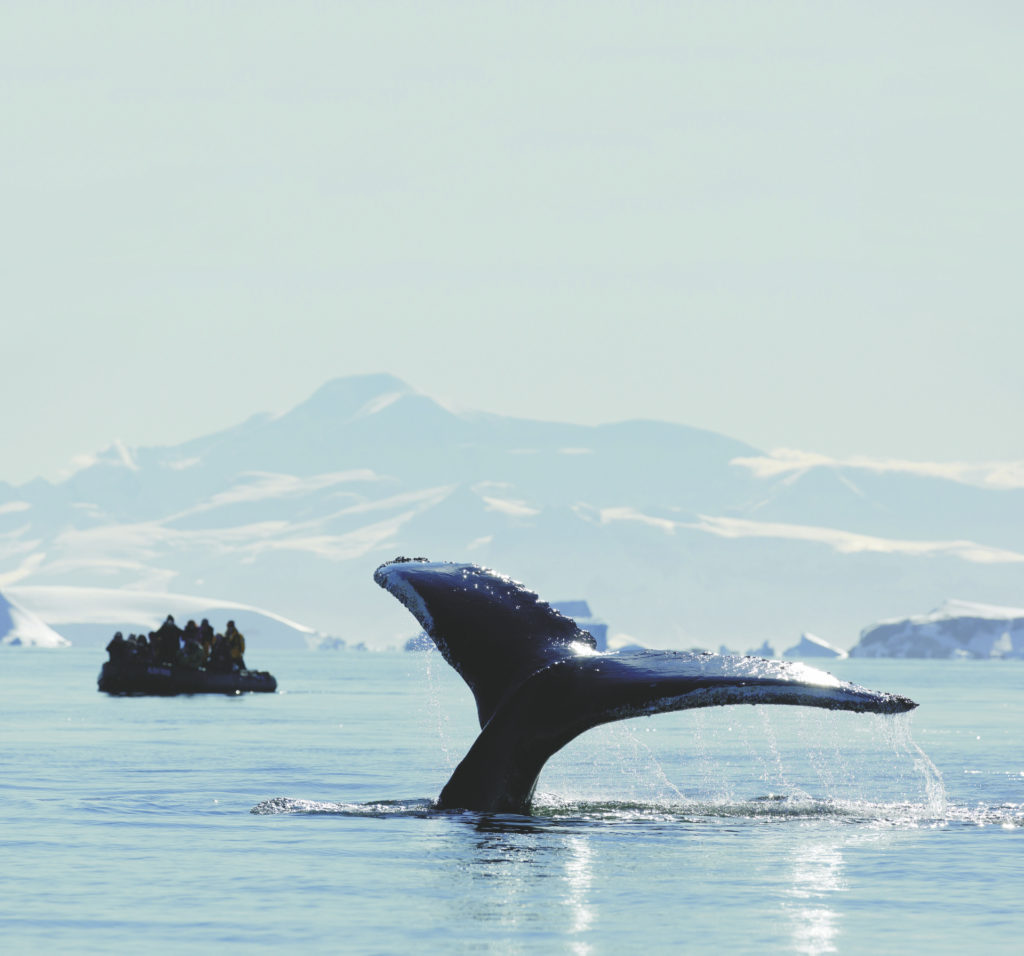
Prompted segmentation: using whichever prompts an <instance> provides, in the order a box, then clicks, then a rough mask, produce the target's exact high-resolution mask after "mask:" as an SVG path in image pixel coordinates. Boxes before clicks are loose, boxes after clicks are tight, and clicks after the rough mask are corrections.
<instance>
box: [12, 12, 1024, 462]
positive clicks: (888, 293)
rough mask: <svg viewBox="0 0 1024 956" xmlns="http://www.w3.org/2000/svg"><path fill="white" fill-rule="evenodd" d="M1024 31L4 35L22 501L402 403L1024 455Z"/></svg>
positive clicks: (936, 453) (82, 26)
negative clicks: (429, 401)
mask: <svg viewBox="0 0 1024 956" xmlns="http://www.w3.org/2000/svg"><path fill="white" fill-rule="evenodd" d="M1022 20H1024V12H1022V8H1021V6H1020V4H1018V3H1010V2H1006V3H995V2H970V3H968V2H960V3H943V2H936V0H930V2H920V3H900V2H895V3H885V4H882V3H877V4H864V3H862V2H849V3H828V2H822V0H816V2H807V3H798V2H777V3H772V2H768V0H763V2H750V3H729V2H721V0H718V2H708V3H685V2H676V3H643V2H632V3H627V2H622V3H616V4H609V3H600V2H585V3H538V4H530V3H517V4H495V3H470V2H463V3H453V4H445V3H391V2H385V0H376V2H372V3H343V2H333V3H331V2H323V3H303V2H287V3H282V2H274V3H268V2H246V3H241V2H239V3H215V2H211V0H202V2H198V3H183V2H178V3H174V4H147V3H137V2H128V3H113V2H102V3H101V2H94V3H89V2H84V0H83V2H75V3H60V4H57V3H48V2H44V0H31V2H25V3H21V2H13V0H8V2H5V3H3V4H2V5H0V82H2V91H0V93H2V95H0V144H2V150H0V163H2V176H0V242H2V249H0V252H2V255H0V323H2V326H0V329H2V331H0V356H2V358H3V361H2V364H0V409H2V414H0V480H7V481H11V482H21V481H25V480H28V479H29V478H31V477H33V476H35V475H39V474H41V475H44V476H46V477H51V478H52V477H55V476H57V475H58V474H59V473H60V471H61V469H62V468H64V467H66V466H67V465H68V463H69V462H70V460H71V459H72V458H73V457H74V456H76V455H78V454H81V453H86V452H92V451H96V450H98V449H99V448H101V447H104V446H106V445H108V444H109V443H110V442H111V441H113V440H115V439H120V440H122V441H124V442H125V443H127V444H129V445H151V444H166V443H172V442H178V441H182V440H185V439H187V438H191V437H195V436H198V435H200V434H205V433H207V432H209V431H211V430H214V429H216V428H221V427H225V426H227V425H231V424H234V423H236V422H238V421H241V420H242V419H244V418H246V417H248V415H249V414H251V413H253V412H256V411H282V410H285V409H287V408H289V407H291V406H293V405H295V404H297V403H298V402H300V401H302V400H303V399H304V398H305V397H307V396H308V395H309V394H310V393H311V392H313V391H314V390H315V389H316V388H317V387H318V386H319V385H321V384H322V383H323V382H325V381H326V380H328V379H331V378H334V377H336V376H340V375H348V374H353V373H359V372H372V371H388V372H392V373H393V374H395V375H398V376H400V377H401V378H404V379H405V380H406V381H408V382H409V383H410V384H411V385H413V386H415V387H417V388H419V389H421V390H423V391H425V392H427V393H429V394H432V395H435V396H436V397H439V398H441V399H443V400H446V401H448V402H451V403H453V404H455V405H457V406H461V407H464V408H475V409H482V410H486V411H493V412H499V413H502V414H510V415H518V416H523V417H530V418H545V419H556V420H564V421H575V422H583V423H599V422H606V421H614V420H620V419H624V418H639V417H644V418H659V419H664V420H669V421H676V422H683V423H687V424H691V425H697V426H700V427H703V428H709V429H713V430H715V431H720V432H723V433H726V434H729V435H731V436H733V437H736V438H740V439H744V440H746V441H748V442H751V443H752V444H754V445H757V446H758V447H760V448H762V449H765V450H768V449H773V448H777V447H786V448H794V449H802V450H805V451H810V452H817V453H821V454H823V455H832V456H851V455H867V456H878V457H886V456H898V457H900V458H904V459H906V458H926V459H930V460H934V461H958V460H959V461H969V460H1014V459H1024V428H1022V425H1021V423H1022V422H1024V361H1022V358H1024V321H1022V319H1024V316H1022V308H1021V305H1022V291H1021V284H1022V279H1021V275H1022V269H1021V262H1020V260H1021V246H1022V243H1021V231H1022V223H1024V198H1022V196H1024V190H1022V188H1021V170H1022V169H1024V128H1022V124H1021V104H1022V103H1024V69H1022V62H1024V61H1022V57H1021V49H1022V43H1021V41H1022Z"/></svg>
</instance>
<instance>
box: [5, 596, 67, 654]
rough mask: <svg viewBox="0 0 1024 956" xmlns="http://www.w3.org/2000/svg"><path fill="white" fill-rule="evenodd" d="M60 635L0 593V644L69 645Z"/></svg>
mask: <svg viewBox="0 0 1024 956" xmlns="http://www.w3.org/2000/svg"><path fill="white" fill-rule="evenodd" d="M70 645H71V641H69V640H68V639H67V638H66V637H62V636H61V635H60V634H58V633H57V632H56V631H55V630H54V629H53V628H52V627H50V626H49V625H48V624H46V623H44V622H43V621H42V620H40V619H39V618H38V617H36V615H35V614H33V613H31V611H26V610H25V609H24V608H23V607H20V606H19V605H18V604H15V603H14V601H12V600H10V599H9V598H6V597H4V595H3V594H0V646H3V647H70Z"/></svg>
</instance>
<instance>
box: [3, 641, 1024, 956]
mask: <svg viewBox="0 0 1024 956" xmlns="http://www.w3.org/2000/svg"><path fill="white" fill-rule="evenodd" d="M102 656H103V655H102V652H98V651H95V650H88V649H84V648H72V649H69V650H62V651H39V650H36V651H33V650H28V649H9V650H6V649H5V650H4V652H3V655H2V658H0V691H2V698H0V700H2V703H0V715H2V721H0V948H2V949H3V951H4V952H12V953H15V952H17V953H20V952H32V951H39V952H109V951H116V952H128V951H133V950H136V949H138V948H141V947H144V948H145V949H146V950H147V951H158V952H181V951H188V950H212V949H214V948H216V949H218V950H224V949H227V950H238V951H242V950H245V951H248V950H253V949H268V950H269V949H280V948H282V947H287V948H289V949H296V950H300V951H305V952H317V951H330V952H338V951H345V952H356V953H402V952H409V951H416V952H430V951H435V952H464V951H465V952H468V951H474V952H478V951H483V952H490V951H493V952H502V953H504V952H524V953H532V952H545V953H546V952H556V953H557V952H568V953H605V952H607V953H612V952H639V951H642V950H643V951H648V952H669V951H671V952H679V951H682V952H712V951H726V952H730V953H764V952H782V953H829V952H838V953H868V952H872V953H894V952H902V953H907V952H910V953H916V952H922V953H929V954H936V953H961V952H964V951H966V950H970V951H973V952H985V953H1002V952H1005V953H1011V952H1012V953H1019V952H1021V951H1022V948H1024V917H1022V906H1021V904H1022V896H1021V894H1022V891H1024V746H1022V743H1021V730H1022V727H1024V694H1022V692H1021V682H1022V678H1024V668H1022V667H1021V666H1020V664H1019V663H1014V662H1007V663H1000V664H983V663H978V662H952V661H949V662H947V661H942V662H926V661H925V662H887V661H844V662H836V663H834V664H832V665H831V667H830V669H831V670H832V671H833V672H834V673H836V674H838V675H839V676H841V677H844V678H846V679H850V680H856V681H858V682H860V683H863V684H866V685H867V686H869V687H873V688H876V689H883V690H891V691H898V692H900V693H905V694H908V695H910V696H912V697H914V698H915V699H916V700H917V701H919V703H920V704H921V706H920V708H919V710H918V711H916V712H915V713H914V714H912V715H910V716H907V717H898V718H881V717H874V716H862V715H855V714H833V713H829V712H825V711H817V710H814V711H812V710H805V709H800V708H782V707H776V708H769V707H756V708H753V707H729V708H715V709H710V710H703V711H691V712H687V713H679V714H670V715H660V716H658V717H654V718H650V719H640V720H634V721H628V722H625V723H621V724H616V725H610V726H607V727H604V728H599V729H597V730H595V731H591V732H590V733H588V734H585V735H584V736H583V737H581V738H579V739H578V740H577V741H575V742H574V743H573V744H572V745H570V746H569V747H568V748H566V750H564V751H563V752H562V753H561V754H559V755H557V756H556V757H555V758H554V759H553V760H552V761H551V763H550V764H549V765H548V768H547V769H546V770H545V772H544V774H543V775H542V777H541V781H540V791H541V792H540V794H539V799H538V801H537V806H536V808H535V815H534V816H531V817H510V816H488V815H481V814H470V813H435V812H432V811H431V809H430V800H431V798H433V797H434V796H436V794H437V793H438V791H439V790H440V788H441V786H442V785H443V783H444V782H445V780H446V779H447V775H448V773H449V771H450V770H451V768H452V767H454V765H455V763H456V762H457V761H458V759H459V758H460V757H461V756H462V753H463V752H464V750H465V749H466V747H468V745H469V743H470V742H471V741H472V739H473V737H474V736H475V733H476V727H475V723H474V716H475V712H474V707H473V703H472V698H471V696H470V694H469V691H468V690H467V689H466V688H465V686H464V685H463V684H462V683H461V681H460V680H459V679H458V677H457V676H456V675H455V674H454V673H453V672H451V671H450V670H449V668H448V667H447V665H445V664H444V662H443V661H441V659H440V657H439V655H437V654H436V653H433V654H415V655H414V654H402V653H398V652H395V653H390V654H385V653H357V652H333V653H331V652H326V653H325V652H320V653H317V652H309V653H303V654H298V655H294V654H293V655H282V654H278V655H273V654H269V653H268V654H264V655H261V654H260V653H259V651H258V649H251V656H252V658H253V663H254V664H257V665H259V666H261V667H266V668H267V669H270V670H272V671H273V672H274V673H275V674H276V676H277V677H278V680H279V686H280V692H279V693H277V694H273V695H269V694H268V695H264V694H259V695H248V696H243V697H238V698H226V697H212V696H197V697H182V698H170V699H151V698H130V699H125V698H110V697H107V696H106V695H103V694H99V693H98V692H97V691H96V676H97V673H98V671H99V667H100V663H101V658H102Z"/></svg>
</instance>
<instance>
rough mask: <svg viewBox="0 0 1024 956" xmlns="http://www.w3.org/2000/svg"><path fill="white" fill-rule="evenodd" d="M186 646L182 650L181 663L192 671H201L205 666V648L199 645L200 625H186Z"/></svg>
mask: <svg viewBox="0 0 1024 956" xmlns="http://www.w3.org/2000/svg"><path fill="white" fill-rule="evenodd" d="M184 642H185V643H184V646H183V647H182V650H181V662H182V664H184V665H185V666H186V667H188V668H189V669H190V670H199V668H200V667H202V666H203V646H202V644H200V643H199V625H198V624H196V622H195V621H189V622H188V624H186V625H185V636H184Z"/></svg>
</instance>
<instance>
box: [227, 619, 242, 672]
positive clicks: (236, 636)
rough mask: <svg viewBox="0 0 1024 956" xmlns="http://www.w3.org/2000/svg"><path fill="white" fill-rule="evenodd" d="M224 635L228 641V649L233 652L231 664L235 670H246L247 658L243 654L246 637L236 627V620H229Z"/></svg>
mask: <svg viewBox="0 0 1024 956" xmlns="http://www.w3.org/2000/svg"><path fill="white" fill-rule="evenodd" d="M224 637H225V639H226V640H227V642H228V650H229V651H230V652H231V666H232V667H233V668H234V669H235V670H240V671H244V670H245V659H244V658H243V657H242V655H243V654H244V653H245V638H244V637H243V636H242V632H241V631H239V630H238V628H237V627H235V622H234V621H228V626H227V628H225V630H224Z"/></svg>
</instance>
